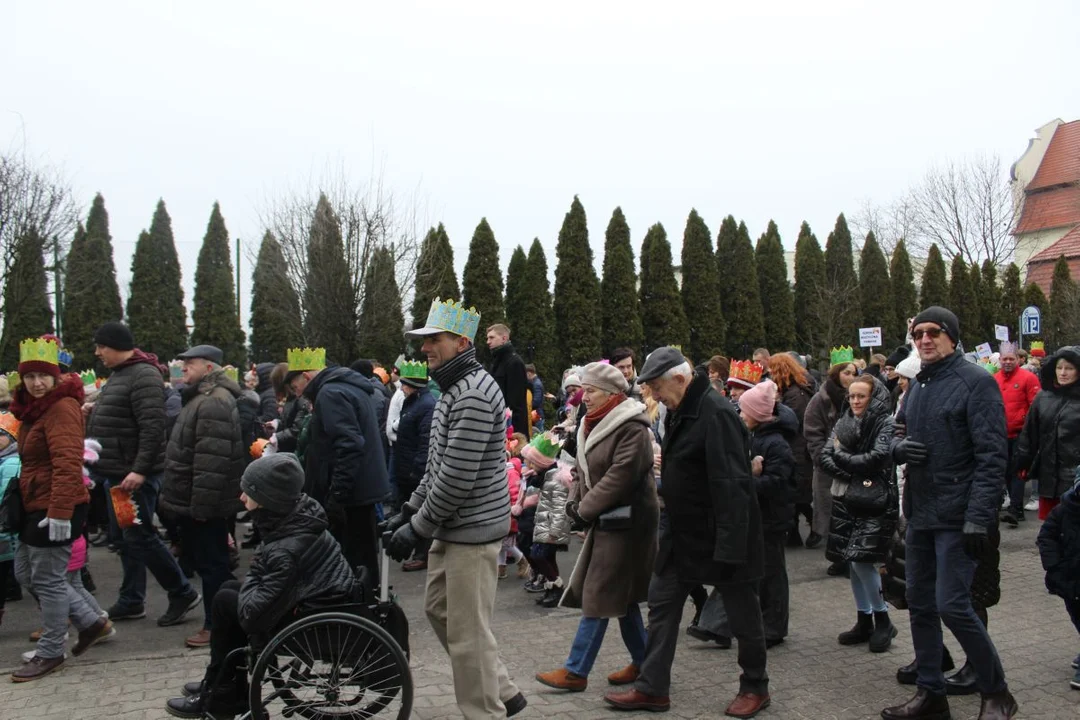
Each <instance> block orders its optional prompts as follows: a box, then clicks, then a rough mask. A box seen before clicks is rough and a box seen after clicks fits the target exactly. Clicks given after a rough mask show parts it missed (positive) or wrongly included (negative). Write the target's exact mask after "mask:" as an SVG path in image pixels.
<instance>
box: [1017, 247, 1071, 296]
mask: <svg viewBox="0 0 1080 720" xmlns="http://www.w3.org/2000/svg"><path fill="white" fill-rule="evenodd" d="M1069 273H1070V274H1071V275H1072V277H1073V279H1074V280H1076V279H1080V257H1077V258H1072V259H1071V260H1069ZM1026 282H1029V283H1035V284H1036V285H1038V286H1039V289H1040V290H1042V291H1043V294H1044V295H1046V296H1047V297H1050V286H1051V285H1052V284H1053V282H1054V263H1053V262H1047V261H1043V262H1038V263H1028V272H1027V279H1026Z"/></svg>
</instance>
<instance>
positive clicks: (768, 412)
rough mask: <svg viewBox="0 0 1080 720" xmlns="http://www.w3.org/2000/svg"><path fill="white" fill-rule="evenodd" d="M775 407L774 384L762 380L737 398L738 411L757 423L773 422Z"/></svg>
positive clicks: (770, 381)
mask: <svg viewBox="0 0 1080 720" xmlns="http://www.w3.org/2000/svg"><path fill="white" fill-rule="evenodd" d="M775 407H776V383H774V382H773V381H772V380H763V381H761V382H759V383H758V384H757V385H755V386H754V387H752V388H750V389H749V390H747V391H746V392H744V393H743V394H742V397H740V398H739V410H741V411H742V412H743V413H744V414H745V415H747V416H748V417H750V418H753V419H754V420H757V421H758V422H759V423H763V422H769V421H770V420H775V419H776V416H775V415H774V414H773V409H774V408H775Z"/></svg>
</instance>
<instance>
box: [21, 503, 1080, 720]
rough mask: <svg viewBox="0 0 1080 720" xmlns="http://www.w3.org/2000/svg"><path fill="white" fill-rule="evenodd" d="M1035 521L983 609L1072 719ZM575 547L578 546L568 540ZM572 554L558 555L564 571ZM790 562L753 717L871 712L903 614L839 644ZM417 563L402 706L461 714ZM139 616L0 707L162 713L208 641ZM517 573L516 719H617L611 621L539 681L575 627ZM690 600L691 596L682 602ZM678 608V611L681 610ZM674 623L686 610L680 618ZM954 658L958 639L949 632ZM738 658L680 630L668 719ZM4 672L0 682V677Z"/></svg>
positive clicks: (1007, 647) (1017, 667)
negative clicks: (577, 660) (887, 634)
mask: <svg viewBox="0 0 1080 720" xmlns="http://www.w3.org/2000/svg"><path fill="white" fill-rule="evenodd" d="M1037 526H1038V523H1037V522H1034V521H1029V522H1027V523H1026V524H1025V525H1023V526H1021V528H1020V529H1019V530H1008V529H1005V530H1003V533H1002V536H1003V539H1002V562H1001V572H1002V601H1001V604H999V605H998V606H997V607H995V608H993V609H992V610H991V611H990V630H991V635H992V636H993V637H994V640H995V642H996V643H997V646H998V649H999V651H1000V652H1001V654H1002V658H1003V660H1004V663H1005V669H1006V673H1007V675H1008V678H1009V683H1010V686H1011V688H1012V690H1013V692H1014V693H1015V694H1016V696H1017V698H1018V700H1019V702H1020V707H1021V715H1020V716H1021V717H1022V718H1025V719H1027V718H1030V719H1032V720H1035V719H1040V718H1041V719H1045V720H1062V719H1064V718H1080V692H1078V691H1075V690H1070V689H1069V685H1068V682H1069V679H1070V678H1071V677H1072V673H1073V670H1072V669H1071V668H1070V666H1069V663H1070V660H1071V659H1072V658H1073V657H1075V656H1076V654H1077V652H1078V651H1080V639H1078V638H1077V633H1076V631H1075V629H1073V627H1072V624H1071V623H1070V622H1069V619H1068V617H1067V615H1066V613H1065V609H1064V606H1063V605H1062V603H1061V601H1060V600H1059V599H1058V598H1056V597H1053V596H1050V595H1048V594H1047V593H1046V590H1045V588H1044V586H1043V580H1042V570H1041V568H1040V565H1039V558H1038V552H1037V550H1036V549H1035V544H1034V538H1035V534H1036V531H1037ZM575 551H576V548H575ZM572 555H573V553H570V554H568V555H565V556H562V557H560V558H559V559H560V564H561V565H562V566H563V569H564V571H565V572H566V573H567V574H568V573H569V569H570V567H572ZM788 564H789V572H790V575H791V581H792V584H791V596H792V597H791V607H792V617H791V635H790V636H789V637H788V639H787V642H786V643H784V644H783V645H781V646H779V647H777V648H775V649H773V650H772V651H770V653H769V673H770V675H771V677H772V684H771V689H772V693H773V702H772V706H771V707H770V708H769V709H767V710H765V711H764V712H762V714H761V715H760V716H759V717H762V718H777V719H787V718H791V719H799V720H802V719H805V720H847V719H852V720H854V719H862V718H876V717H878V713H879V712H880V710H881V708H882V707H884V706H886V705H888V704H892V703H894V702H898V701H900V700H903V699H906V697H907V696H908V695H909V694H910V693H911V692H912V690H911V689H910V688H905V687H900V686H899V685H897V684H896V681H895V677H894V673H895V671H896V668H897V667H898V666H900V665H903V664H905V663H907V662H908V661H909V660H910V659H911V658H912V657H913V654H912V649H911V641H910V632H909V630H908V627H907V614H906V613H904V612H895V611H894V613H893V616H894V621H895V622H896V623H897V625H898V626H899V627H900V635H899V637H898V638H897V639H896V642H895V643H894V646H893V649H892V650H890V651H889V652H887V653H884V654H881V655H874V654H871V653H870V652H868V651H867V650H866V648H865V646H864V647H856V648H845V647H840V646H839V645H837V643H836V635H837V633H839V632H841V631H842V630H846V629H848V628H849V627H850V626H851V624H852V622H853V621H854V607H853V603H852V599H851V592H850V588H849V585H848V583H847V581H846V580H844V579H842V578H828V577H826V576H825V573H824V568H825V561H824V559H823V557H822V554H821V552H820V551H809V550H795V551H793V552H789V555H788ZM92 566H93V568H94V575H95V578H96V579H97V583H98V586H99V590H98V593H97V596H98V598H99V601H100V602H101V604H102V605H103V606H108V605H109V604H110V603H111V602H112V600H113V599H114V596H113V593H114V592H115V588H116V587H118V585H119V572H120V571H119V561H118V559H117V558H116V557H115V556H114V555H112V554H109V553H106V552H104V551H100V550H95V551H94V557H93V561H92ZM422 575H423V574H422V573H411V574H401V573H400V572H398V571H396V570H395V571H394V576H393V581H394V584H395V590H396V591H397V592H398V593H399V594H400V595H401V597H402V604H403V605H404V606H405V609H406V611H407V613H408V616H409V619H410V621H411V623H412V638H411V641H412V646H413V676H414V682H415V685H416V702H415V709H414V712H413V716H414V717H416V718H420V719H422V720H434V719H436V718H456V717H460V714H459V713H458V712H457V708H456V706H455V704H454V699H453V687H452V682H451V675H450V667H449V663H448V662H447V660H446V657H445V655H444V653H443V651H442V649H441V648H440V647H439V646H438V643H437V641H436V640H435V637H434V635H433V634H432V632H431V630H430V628H429V627H428V625H427V620H426V619H425V617H424V613H423V600H422V595H423V577H422ZM150 586H151V588H152V589H151V594H152V597H151V600H150V605H149V607H148V612H149V619H147V620H142V621H135V622H127V623H118V624H117V630H118V633H117V637H116V639H115V641H113V642H111V643H108V644H103V645H100V646H97V647H94V648H93V649H91V650H90V651H89V652H88V653H87V654H86V655H84V656H83V657H82V658H79V659H73V660H69V661H68V663H67V666H66V667H65V668H64V669H63V670H62V671H60V672H58V673H56V674H55V675H53V676H51V677H49V678H46V679H43V680H40V681H37V682H33V683H27V684H22V685H15V684H6V683H4V684H0V720H7V719H8V718H11V719H14V718H35V719H36V720H79V719H81V718H104V717H109V718H111V719H112V720H149V719H151V718H154V719H157V718H165V717H168V715H167V714H166V713H165V711H164V702H165V700H166V699H167V698H169V697H172V696H174V695H176V694H177V693H178V691H179V689H180V686H181V685H182V684H183V683H184V682H187V681H189V680H194V679H197V678H199V677H200V676H201V674H202V672H203V669H204V667H205V663H206V651H205V650H204V651H190V650H186V649H184V648H183V638H184V637H185V636H186V635H187V634H190V633H191V632H193V631H194V630H195V629H197V626H198V623H199V622H200V621H201V617H198V616H199V614H200V612H201V611H196V613H195V616H196V617H193V618H191V619H189V621H188V622H187V623H186V624H185V625H182V626H179V627H173V628H164V629H162V628H158V627H157V626H156V625H155V624H154V622H153V618H155V617H156V616H157V615H158V614H160V613H161V612H162V611H163V610H164V608H165V604H166V603H165V598H164V593H163V592H162V591H161V589H160V588H158V587H156V586H155V585H154V583H153V580H152V579H151V581H150ZM519 586H520V582H519V581H517V580H515V579H507V580H504V581H502V583H501V584H500V593H499V599H498V603H497V609H496V622H495V632H496V636H497V637H498V638H499V641H500V647H501V649H502V655H503V659H504V660H505V661H506V664H507V666H508V667H509V669H510V672H511V675H512V676H513V677H514V678H515V679H516V681H517V682H518V684H519V685H520V686H521V688H522V690H523V691H524V692H525V694H526V696H527V697H528V699H529V708H528V709H527V710H526V711H525V712H524V713H522V715H521V716H519V717H522V718H528V717H534V718H539V717H544V718H546V720H571V719H573V720H585V719H589V718H613V717H615V718H618V717H623V716H622V715H619V714H616V713H614V712H613V711H610V710H607V709H606V707H605V705H604V704H603V702H602V700H601V697H602V695H603V693H604V692H605V691H606V690H607V683H606V680H605V679H604V678H605V676H606V674H607V673H608V672H610V671H612V670H614V669H617V668H620V667H622V666H624V665H625V664H626V663H627V661H628V658H627V656H626V653H625V650H624V649H623V647H622V641H621V639H620V638H619V635H618V630H617V627H614V626H613V627H612V628H611V630H610V631H609V634H608V638H607V642H606V643H605V645H604V648H603V649H602V650H601V652H600V657H599V659H598V661H597V663H596V668H595V671H594V674H593V677H592V680H593V685H592V686H591V687H589V688H588V689H587V690H586V691H585V692H583V693H576V694H565V693H560V692H557V691H553V690H550V689H548V688H545V687H543V686H540V685H539V684H538V683H536V681H535V680H534V679H533V675H534V674H535V673H536V672H537V671H542V670H548V669H551V668H554V667H557V666H559V665H560V664H561V663H562V662H564V661H565V659H566V653H567V651H568V650H569V646H570V641H571V639H572V637H573V634H574V630H575V629H576V623H577V617H578V616H577V614H576V613H574V612H571V611H568V610H554V611H549V610H543V609H541V608H539V607H537V606H536V605H535V604H534V602H533V600H534V599H535V597H536V596H533V595H527V594H526V593H524V592H522V591H521V590H520V587H519ZM687 609H688V611H691V610H692V606H690V605H688V606H687ZM34 614H35V609H34V607H33V605H32V603H31V602H29V601H27V600H24V601H22V602H18V603H12V604H10V605H9V606H8V612H7V614H6V615H5V616H4V619H3V625H2V626H0V669H2V670H3V671H5V672H10V670H11V668H12V667H14V666H15V664H16V663H17V662H18V655H19V654H20V653H21V652H23V651H24V650H28V649H31V648H32V647H33V646H32V645H31V644H30V643H29V642H28V641H27V639H26V635H27V633H28V632H29V631H30V630H31V629H33V628H34V626H35V623H36V620H35V619H34ZM688 619H689V614H688V615H687V620H688ZM684 624H685V621H684ZM946 642H948V643H949V646H950V648H951V649H952V650H953V653H954V655H955V656H957V660H958V661H959V659H960V658H959V656H960V655H961V653H960V652H959V646H958V645H957V644H956V642H955V640H952V639H951V636H949V635H948V633H946ZM737 676H738V667H737V665H736V663H735V652H734V651H733V650H720V649H718V648H716V647H710V646H709V645H707V644H705V643H700V642H698V641H696V640H693V639H691V638H689V637H685V636H684V637H683V639H682V640H681V641H680V645H679V650H678V653H677V656H676V661H675V667H674V670H673V688H672V709H671V711H670V712H669V713H668V714H667V716H668V717H673V718H718V717H722V716H723V708H724V707H725V706H726V705H727V703H728V702H729V701H730V700H731V698H732V696H733V695H734V693H735V690H736V688H737V684H738V683H737ZM2 682H3V681H0V683H2ZM951 704H952V708H953V717H954V718H957V719H958V720H961V719H965V720H966V719H970V720H974V719H975V718H976V717H977V715H978V707H979V701H978V696H975V697H965V698H954V699H952V700H951Z"/></svg>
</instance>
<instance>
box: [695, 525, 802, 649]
mask: <svg viewBox="0 0 1080 720" xmlns="http://www.w3.org/2000/svg"><path fill="white" fill-rule="evenodd" d="M784 538H785V536H784V535H765V538H764V541H765V542H764V546H765V575H764V577H762V578H761V584H760V585H759V586H758V601H759V602H760V604H761V620H762V625H763V626H764V629H765V638H766V639H768V640H783V639H784V638H786V637H787V634H788V618H789V616H790V609H791V603H790V588H789V587H788V574H787V558H786V556H785V555H784ZM698 625H699V626H700V627H701V628H703V629H705V630H708V631H709V632H712V633H715V634H717V635H722V636H724V637H731V621H730V618H729V617H728V613H727V610H726V609H725V606H724V596H723V593H722V592H721V591H720V590H714V591H713V593H712V595H710V596H709V601H708V602H707V603H706V604H705V611H704V612H703V613H702V614H701V619H700V620H699V621H698Z"/></svg>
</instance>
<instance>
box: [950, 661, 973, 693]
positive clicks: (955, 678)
mask: <svg viewBox="0 0 1080 720" xmlns="http://www.w3.org/2000/svg"><path fill="white" fill-rule="evenodd" d="M976 680H977V678H976V675H975V668H973V667H972V666H971V663H970V662H966V661H965V662H964V667H962V668H960V669H959V670H958V671H957V672H956V673H955V674H953V675H950V676H949V677H947V678H945V692H947V693H949V694H950V695H974V694H975V693H977V692H979V688H977V687H976V686H975V682H976Z"/></svg>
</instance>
